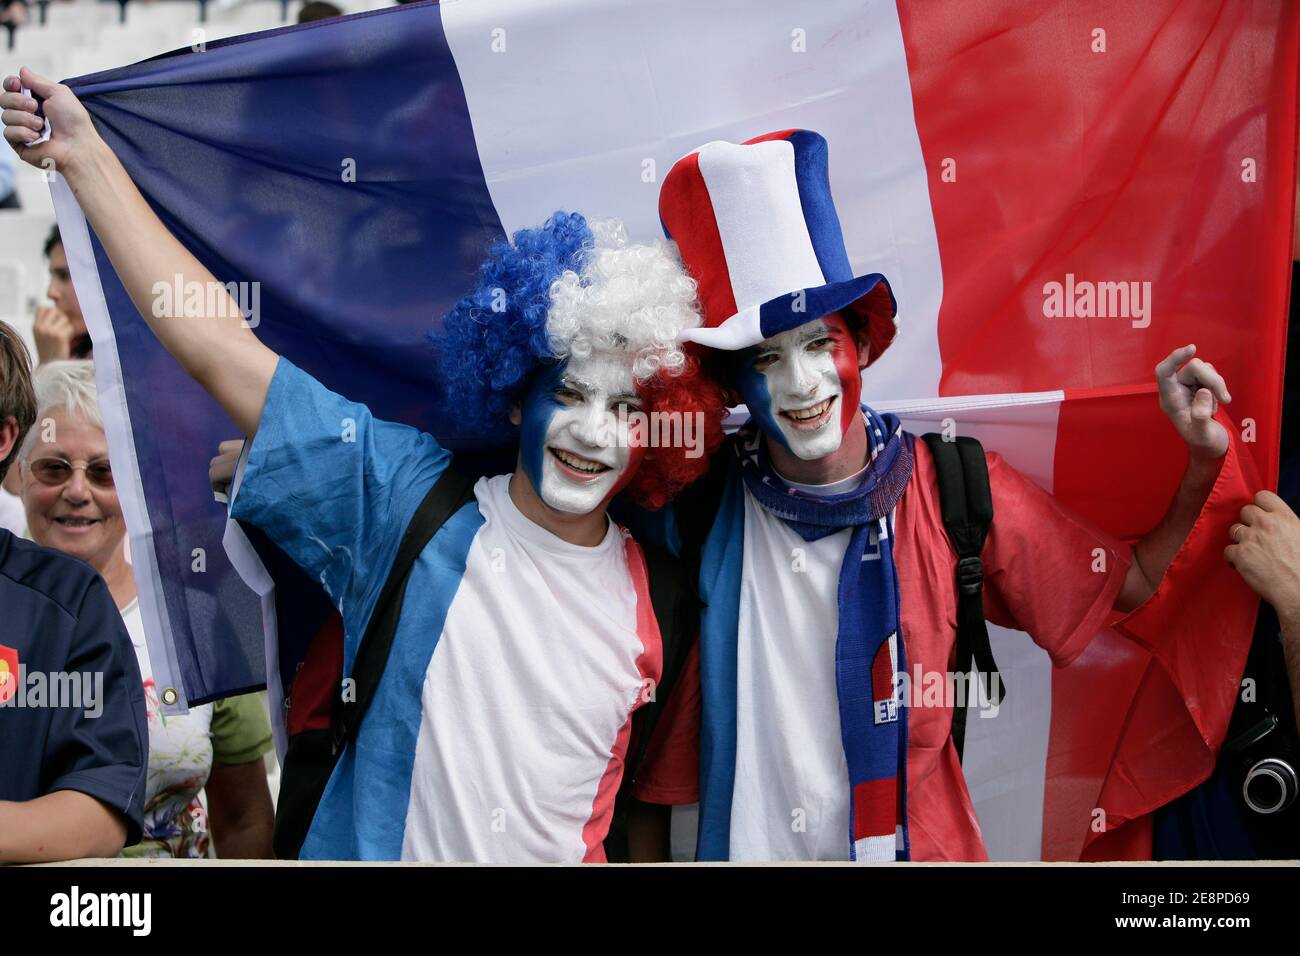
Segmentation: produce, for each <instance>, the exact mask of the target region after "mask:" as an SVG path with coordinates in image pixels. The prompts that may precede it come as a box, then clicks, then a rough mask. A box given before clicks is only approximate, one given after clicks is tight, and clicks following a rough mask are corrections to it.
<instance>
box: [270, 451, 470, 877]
mask: <svg viewBox="0 0 1300 956" xmlns="http://www.w3.org/2000/svg"><path fill="white" fill-rule="evenodd" d="M473 497H474V486H473V483H472V482H471V481H470V479H468V478H466V477H464V476H463V475H462V474H460V473H459V472H456V471H453V470H452V469H450V468H449V469H447V470H446V471H444V472H443V473H442V475H441V476H439V478H438V480H437V481H435V482H434V483H433V486H432V487H431V488H430V489H429V491H428V493H427V494H426V495H425V496H424V499H423V500H422V501H421V502H420V506H419V507H418V508H417V509H416V511H415V515H414V516H413V517H412V518H411V521H410V523H409V524H408V525H407V528H406V531H405V533H404V534H403V536H402V542H401V544H400V545H398V548H397V556H396V557H395V558H394V559H393V566H392V568H391V569H389V572H388V579H387V581H385V582H384V588H383V590H382V591H381V592H380V594H379V599H378V600H377V601H376V602H375V608H374V610H373V611H372V612H371V615H370V622H369V623H368V624H367V625H366V633H365V635H364V636H363V637H362V639H361V645H360V647H358V648H357V656H356V660H355V662H354V664H353V667H352V679H353V680H354V681H355V684H354V685H353V687H352V691H353V693H351V694H349V695H348V698H349V699H348V700H347V701H344V700H343V694H342V692H341V691H342V688H340V689H339V692H338V693H336V694H335V695H334V701H333V708H332V711H331V714H330V726H329V727H328V728H325V727H322V728H320V729H318V730H304V731H301V732H300V733H297V734H295V735H293V736H292V737H290V738H289V749H288V752H287V753H286V754H285V757H284V768H283V770H282V773H281V777H280V799H279V802H278V803H277V805H276V811H275V834H274V848H275V855H276V856H277V857H279V858H280V859H282V860H285V859H288V860H293V859H297V858H298V854H299V852H300V851H301V850H302V844H303V841H304V840H306V839H307V832H308V830H310V829H311V823H312V820H313V819H314V818H315V816H316V808H317V807H318V806H319V805H320V799H321V797H322V796H323V795H324V793H325V787H326V785H327V784H328V783H329V779H330V775H331V774H332V773H333V772H334V766H335V764H337V763H338V759H339V755H340V753H341V752H342V750H343V747H344V746H345V745H346V744H347V742H348V740H349V739H350V738H351V737H352V736H353V735H354V734H356V732H357V728H358V727H359V726H360V724H361V719H362V717H364V716H365V712H366V708H367V707H368V706H369V704H370V701H371V698H373V697H374V693H375V688H377V687H378V686H379V679H380V678H381V677H383V674H384V667H385V665H386V664H387V663H388V654H389V651H391V650H392V647H393V634H394V633H395V632H396V631H397V622H398V620H399V618H400V617H401V613H402V599H403V597H404V596H405V594H406V582H407V580H408V579H409V578H410V576H411V568H412V567H413V566H414V564H415V559H416V558H417V557H418V556H419V554H420V552H421V551H423V550H424V546H425V545H426V544H428V543H429V539H430V538H432V537H433V536H434V534H435V533H436V532H437V531H438V529H439V528H441V527H442V526H443V525H444V524H445V523H446V522H447V519H448V518H450V517H451V516H452V515H453V514H455V513H456V512H457V511H458V510H459V509H460V508H461V506H462V505H464V504H465V503H466V502H468V501H469V500H471V499H472V498H473ZM339 667H340V670H341V669H342V662H340V664H339ZM340 676H342V675H340Z"/></svg>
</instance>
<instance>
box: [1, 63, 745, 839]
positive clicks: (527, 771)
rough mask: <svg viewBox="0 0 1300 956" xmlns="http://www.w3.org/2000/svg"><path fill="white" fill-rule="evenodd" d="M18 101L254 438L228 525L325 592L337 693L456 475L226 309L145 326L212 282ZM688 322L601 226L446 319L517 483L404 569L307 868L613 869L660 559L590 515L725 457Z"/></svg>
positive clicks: (683, 287)
mask: <svg viewBox="0 0 1300 956" xmlns="http://www.w3.org/2000/svg"><path fill="white" fill-rule="evenodd" d="M22 81H23V83H25V84H26V85H28V86H29V87H30V89H31V90H32V91H33V92H35V93H36V94H37V95H39V96H41V97H42V99H43V105H44V112H45V115H46V116H47V117H49V119H50V122H51V125H52V127H53V130H54V132H53V135H52V137H51V138H50V140H49V141H48V142H45V143H42V144H40V145H36V146H28V145H27V144H30V143H31V141H32V139H33V138H34V137H33V136H32V135H30V134H31V133H32V131H33V130H34V129H35V128H36V127H37V126H39V125H40V121H39V120H38V119H37V117H36V116H35V113H34V110H35V109H36V101H35V100H34V99H33V98H32V97H29V96H26V95H23V94H21V93H20V92H19V89H20V84H19V81H18V78H16V77H9V78H8V79H7V80H6V82H5V93H4V94H3V95H2V96H0V104H3V105H4V106H5V114H4V121H5V125H6V129H5V136H6V138H7V139H8V140H9V141H10V142H11V143H12V144H13V145H14V147H15V148H16V149H18V151H19V155H20V156H21V157H22V158H23V159H25V160H27V161H28V162H31V163H33V164H35V165H40V164H41V163H42V161H44V160H53V161H54V162H55V164H56V165H57V168H58V169H59V170H60V173H61V175H63V176H64V177H65V179H66V181H67V182H68V184H69V185H70V187H71V188H72V190H73V192H74V194H75V195H76V197H77V201H78V203H79V204H80V206H81V209H82V210H83V212H84V213H85V216H86V219H87V220H88V222H89V223H90V225H91V226H92V228H94V230H95V232H96V234H97V235H98V236H99V238H100V241H101V242H102V243H103V244H104V248H105V250H106V251H107V253H108V255H109V257H110V259H111V260H112V262H113V266H114V268H115V269H116V271H117V274H118V275H119V276H120V277H121V279H122V280H123V284H124V286H125V288H126V290H127V291H128V293H129V294H130V295H131V297H132V300H133V301H134V303H135V304H136V307H137V308H138V309H139V310H140V313H141V315H142V316H143V318H144V320H145V321H146V322H147V323H148V324H149V326H150V328H151V329H152V330H153V331H154V333H155V334H156V335H157V337H158V339H159V341H160V342H161V343H162V344H163V345H164V346H165V347H166V348H167V349H168V350H169V351H170V352H171V354H172V355H173V356H175V358H176V359H177V361H179V362H180V364H181V365H182V366H183V367H184V368H185V369H186V371H187V372H189V374H191V375H192V376H193V377H194V378H195V379H196V380H197V381H198V382H199V383H200V384H201V385H202V386H203V387H204V388H205V389H207V391H208V392H210V393H211V394H212V395H213V397H214V398H215V399H216V400H217V401H218V402H219V403H220V404H221V405H222V407H223V408H224V409H225V410H226V412H227V413H228V414H229V415H230V417H231V418H232V420H233V421H234V422H235V424H236V425H237V426H238V427H239V428H240V430H241V431H242V432H243V433H244V434H245V435H247V436H249V438H250V439H251V444H250V446H249V449H248V455H247V461H246V465H245V468H244V471H243V472H242V473H241V475H240V477H239V478H238V480H237V481H236V483H235V485H234V488H233V494H232V501H231V515H232V516H233V517H235V518H237V519H240V520H244V521H248V522H250V523H252V524H255V525H257V526H259V527H260V528H262V529H263V530H264V531H266V533H267V534H268V536H269V537H270V538H271V540H272V541H274V542H275V543H276V544H277V545H278V546H279V547H280V548H282V549H283V550H284V551H285V552H286V553H287V554H288V555H289V556H290V557H291V558H292V559H293V560H294V561H295V562H297V563H298V564H299V565H300V566H301V567H302V568H303V569H304V570H306V571H307V572H308V573H309V574H310V575H311V576H312V578H313V579H315V580H317V581H319V582H320V584H321V586H322V587H323V588H324V590H325V591H326V593H327V594H328V595H329V596H330V598H331V600H332V601H333V603H334V604H335V606H336V607H337V608H338V609H339V610H340V612H341V614H342V618H343V665H344V666H343V673H344V674H347V675H351V674H352V673H353V668H354V664H355V663H356V656H357V651H358V648H359V646H360V644H361V639H362V636H363V634H365V633H366V630H367V627H368V624H369V621H370V617H371V615H372V611H373V610H374V609H375V607H376V605H377V603H378V601H379V597H380V594H381V591H382V590H383V588H384V586H385V582H386V580H387V579H388V577H389V571H390V569H391V568H392V567H393V565H394V563H395V560H396V557H397V554H398V552H399V548H400V546H401V544H402V542H403V539H404V535H405V533H406V530H407V528H408V527H409V526H410V525H411V522H412V518H413V516H414V515H415V514H416V513H417V511H418V510H419V509H420V506H421V502H422V501H423V500H424V499H425V497H426V494H427V493H428V492H430V489H432V488H434V487H435V485H437V484H438V483H439V482H440V480H441V479H442V478H443V476H444V475H445V474H447V473H449V469H450V465H451V455H450V453H449V452H448V451H447V450H446V449H444V448H442V447H441V446H440V445H439V444H438V442H437V441H436V440H435V439H434V438H433V437H432V436H430V435H428V434H425V433H422V432H420V431H418V430H417V429H414V428H411V427H408V426H406V425H401V424H397V423H394V422H387V421H381V420H377V419H375V418H374V417H373V416H372V415H371V414H370V411H369V409H368V408H366V406H365V405H361V404H358V403H355V402H351V401H348V400H347V399H345V398H343V397H342V396H339V395H337V394H335V393H333V392H331V391H329V390H328V389H327V388H325V387H324V386H323V385H322V384H321V383H320V382H318V381H317V380H316V379H314V378H313V377H312V376H310V375H308V374H307V373H306V372H304V371H302V370H301V369H299V368H297V367H296V366H295V365H294V364H293V363H291V362H290V361H288V360H287V359H285V358H283V357H281V356H279V355H277V354H276V353H274V352H273V351H271V350H270V349H269V348H267V347H266V346H265V345H263V344H262V343H261V342H260V341H259V340H258V339H257V337H256V336H255V334H254V333H253V331H252V330H251V329H250V328H248V327H247V326H246V325H245V324H244V323H243V322H241V321H240V313H239V310H238V309H237V308H233V307H232V306H230V304H229V303H227V306H228V307H227V308H226V309H225V310H219V311H218V314H215V315H210V316H205V317H204V318H203V319H202V320H201V321H196V320H194V319H193V318H181V317H175V316H170V315H165V314H164V315H159V314H158V313H159V312H160V311H163V310H159V309H155V301H154V295H153V291H152V290H153V288H154V286H155V283H157V282H159V281H162V282H164V283H166V282H171V281H173V280H174V279H175V277H177V276H180V277H181V279H182V280H183V281H184V282H185V283H187V284H188V283H190V282H197V283H200V284H201V285H202V286H203V287H205V288H209V289H212V288H215V287H216V286H215V285H214V283H215V280H214V279H213V277H212V275H211V274H210V273H209V272H208V271H207V270H206V269H205V268H204V267H203V266H202V265H201V264H200V263H198V262H197V261H196V260H195V259H194V257H193V256H192V255H191V254H190V253H189V252H188V251H187V250H186V249H185V248H184V247H183V246H182V245H181V244H180V242H178V241H177V240H176V238H175V237H174V236H172V235H171V234H170V233H169V232H168V231H167V229H166V227H165V226H164V225H163V224H162V223H161V222H160V221H159V220H158V218H157V216H156V215H155V214H154V213H153V211H152V210H151V209H150V207H149V206H148V204H147V203H146V202H145V201H144V199H143V198H142V197H141V195H140V193H139V191H138V190H137V189H136V187H135V185H134V183H132V181H131V179H130V177H129V175H128V174H127V173H126V171H125V170H124V169H123V168H122V166H121V164H120V163H119V162H118V161H117V158H116V157H115V156H114V155H113V153H112V151H111V150H110V149H109V148H108V147H107V145H106V144H105V143H104V142H103V140H102V139H101V138H100V137H99V136H98V134H97V133H96V131H95V129H94V127H93V126H92V124H91V122H90V119H89V116H88V115H87V114H86V111H85V109H84V108H83V107H82V106H81V104H80V103H79V102H78V101H77V99H76V97H75V96H74V95H73V94H72V92H71V91H70V90H69V89H68V88H67V87H65V86H63V85H61V84H54V83H50V82H49V81H47V80H44V79H43V78H41V77H39V76H36V75H35V74H32V73H30V71H24V72H23V76H22ZM699 321H700V316H699V312H698V309H697V304H696V298H695V285H694V282H693V281H692V280H691V279H690V278H689V277H688V276H687V275H686V274H685V272H684V271H683V269H682V267H681V263H680V261H679V259H678V258H677V255H676V252H675V250H674V249H673V247H672V246H671V244H668V243H664V242H662V241H661V242H657V243H654V244H649V245H633V244H631V243H629V242H628V240H627V238H626V236H625V234H624V233H623V230H622V228H621V226H619V225H618V224H616V223H605V224H589V223H588V222H587V221H586V220H585V219H584V218H583V217H582V216H581V215H578V214H576V213H571V214H565V213H556V214H555V215H554V216H552V217H551V219H550V220H548V221H547V222H546V224H545V225H543V226H542V227H540V228H537V229H525V230H520V231H519V232H517V233H516V234H515V235H514V237H513V240H512V242H504V241H503V242H500V243H498V244H497V245H496V246H494V247H493V248H492V249H491V251H490V253H489V257H488V259H487V261H486V262H485V263H484V264H483V266H482V268H481V271H480V275H479V282H478V285H477V287H476V288H475V289H474V290H473V291H472V292H471V293H470V294H468V295H467V296H465V297H464V298H463V299H462V300H461V301H460V302H459V303H457V305H456V306H455V308H453V309H452V311H451V312H450V313H449V314H448V315H447V316H446V318H445V322H444V329H443V332H442V334H441V335H440V336H439V337H438V340H437V344H438V347H439V353H440V357H441V359H442V362H443V366H444V375H443V378H442V380H441V384H443V385H444V387H445V389H446V391H447V393H448V394H449V395H452V396H455V397H456V398H457V400H458V401H459V403H460V404H459V407H460V408H461V409H463V416H462V420H461V421H460V422H459V423H458V424H460V425H461V426H462V427H463V428H465V429H466V430H467V431H468V432H469V433H472V434H478V435H482V436H483V437H485V438H490V437H492V436H493V435H499V436H503V437H504V436H506V435H508V434H509V433H510V430H511V427H512V424H511V423H513V426H515V427H516V428H517V435H518V440H519V459H518V461H519V464H518V466H517V467H516V468H515V470H514V472H513V473H511V474H504V475H497V476H495V477H490V478H482V479H480V480H479V481H478V482H477V483H475V484H473V486H472V491H467V493H466V494H465V496H464V497H463V498H462V500H463V504H461V505H460V506H459V507H458V508H456V509H455V510H454V512H453V513H452V514H451V516H450V517H449V518H448V519H447V520H446V521H445V522H444V523H442V524H441V526H440V527H439V528H438V530H437V531H436V533H435V534H433V536H432V538H430V539H429V541H428V543H427V544H426V545H425V546H424V547H423V549H422V550H420V552H419V554H418V556H417V557H416V558H415V561H414V564H413V565H412V568H411V571H410V577H409V578H408V579H407V581H406V586H405V591H404V598H403V599H402V603H401V612H400V617H399V618H398V621H397V624H396V626H395V630H394V633H393V636H392V644H391V650H390V651H389V652H388V656H387V660H386V666H385V667H384V669H383V676H382V680H380V681H379V683H378V686H377V687H376V689H375V691H374V694H373V697H372V698H371V699H370V700H369V706H368V709H367V710H366V711H365V719H364V721H363V722H362V723H361V725H360V728H359V730H358V731H357V733H356V735H355V737H354V738H352V739H351V740H350V741H349V742H348V743H347V745H346V747H345V748H344V749H343V752H342V754H341V757H340V758H339V761H338V763H337V764H336V765H335V766H334V768H333V773H332V775H331V776H330V778H329V782H328V785H327V786H326V787H325V790H324V793H323V795H322V796H321V798H320V801H319V804H318V805H317V807H316V809H315V813H314V816H313V817H312V821H311V825H310V829H309V830H308V832H307V834H306V838H305V841H304V842H303V844H302V847H301V856H302V857H304V858H317V859H320V858H327V859H354V858H361V859H411V860H430V861H481V862H516V863H523V862H580V861H599V860H603V859H605V855H604V849H603V846H602V843H603V841H604V839H605V836H606V833H607V831H608V830H609V828H610V826H611V820H612V818H613V813H614V802H615V796H616V794H617V792H618V791H619V788H620V783H621V781H622V777H623V774H624V768H625V764H626V763H627V762H628V760H629V757H628V755H629V748H630V744H631V736H632V729H633V714H634V712H635V711H638V710H639V709H640V708H641V707H642V706H643V705H645V704H647V703H648V702H650V701H651V700H652V699H653V697H654V693H653V689H654V688H655V687H656V686H657V684H658V682H659V680H660V677H661V675H662V673H663V671H664V647H665V644H666V640H665V638H664V635H663V633H662V632H661V627H662V626H663V625H664V624H665V623H666V622H664V621H661V620H658V619H657V618H656V614H655V611H654V605H653V601H652V598H651V592H650V580H649V576H648V572H647V564H648V563H649V559H648V558H647V556H646V554H645V552H643V550H642V549H641V547H640V546H639V545H638V544H637V543H636V542H635V541H633V540H632V539H631V537H630V536H629V535H627V534H626V533H625V532H624V531H623V530H622V529H621V528H620V527H619V526H617V525H616V524H614V523H613V522H611V521H610V520H609V519H608V517H607V515H606V509H607V507H608V505H609V502H610V500H611V499H612V498H613V497H614V496H615V495H617V494H619V493H620V492H625V493H627V494H628V495H629V496H632V497H633V498H635V499H636V500H637V501H639V502H640V503H642V504H643V505H646V506H648V507H651V508H655V507H658V506H660V505H662V504H663V503H664V502H665V501H666V500H667V499H668V498H669V497H671V495H672V494H674V493H675V492H676V491H677V490H679V489H680V488H681V487H683V486H684V485H685V484H687V483H689V482H690V481H691V480H692V479H693V478H695V477H696V476H697V475H698V474H700V473H701V472H702V471H703V470H704V469H705V468H706V467H707V453H708V452H709V451H710V450H712V449H713V448H716V447H717V445H718V444H719V443H720V442H721V438H722V433H721V421H722V415H723V411H724V407H723V402H722V394H721V391H720V389H718V388H717V386H716V385H712V384H711V383H710V382H709V381H708V380H707V379H705V378H703V377H702V376H701V375H700V374H699V369H698V365H697V364H696V363H693V362H691V361H690V360H688V358H687V356H686V354H685V353H684V352H683V350H682V348H681V347H680V346H679V345H678V338H679V336H680V334H681V333H682V332H683V331H685V330H686V329H687V328H689V327H690V326H693V325H698V324H699ZM633 409H635V410H641V411H649V412H668V413H671V414H675V415H683V416H686V415H690V416H697V415H698V416H699V421H700V424H701V425H703V428H702V429H701V430H700V431H699V432H697V433H698V434H701V435H702V436H703V438H704V440H703V442H702V443H701V446H700V447H699V448H698V449H691V448H687V447H652V448H647V447H645V443H644V442H643V441H642V440H641V437H642V436H640V435H639V433H637V432H636V431H635V430H634V429H633V428H632V426H631V425H630V424H629V422H630V421H631V418H630V417H629V416H628V415H627V414H626V413H627V412H628V411H630V410H633ZM693 452H698V453H696V454H693ZM680 606H683V607H684V606H685V605H684V604H682V605H680ZM691 607H692V608H693V604H692V605H691ZM344 683H345V687H346V683H347V682H346V681H345V682H344ZM645 736H647V737H648V736H649V733H648V731H646V733H645Z"/></svg>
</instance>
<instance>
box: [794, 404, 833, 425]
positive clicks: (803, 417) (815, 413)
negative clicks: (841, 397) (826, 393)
mask: <svg viewBox="0 0 1300 956" xmlns="http://www.w3.org/2000/svg"><path fill="white" fill-rule="evenodd" d="M830 407H831V400H830V399H829V398H828V399H826V401H824V402H819V403H818V404H816V405H814V406H813V407H812V408H805V409H800V410H796V411H788V412H786V414H787V415H789V416H790V417H791V418H793V419H794V420H795V421H797V422H806V421H809V420H811V419H814V418H817V417H819V416H821V415H823V414H825V412H826V409H828V408H830Z"/></svg>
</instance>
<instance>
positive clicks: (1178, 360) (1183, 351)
mask: <svg viewBox="0 0 1300 956" xmlns="http://www.w3.org/2000/svg"><path fill="white" fill-rule="evenodd" d="M1195 354H1196V346H1195V345H1184V346H1183V347H1182V348H1180V349H1174V350H1173V351H1172V352H1170V353H1169V354H1168V355H1167V356H1165V357H1164V358H1163V359H1161V360H1160V363H1159V364H1158V365H1157V366H1156V378H1159V379H1161V380H1164V379H1167V378H1170V377H1172V376H1173V375H1174V373H1175V372H1177V371H1178V366H1180V365H1182V364H1183V363H1184V362H1186V361H1187V360H1188V359H1189V358H1191V357H1192V356H1193V355H1195Z"/></svg>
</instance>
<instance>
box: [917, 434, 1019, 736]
mask: <svg viewBox="0 0 1300 956" xmlns="http://www.w3.org/2000/svg"><path fill="white" fill-rule="evenodd" d="M921 437H922V439H924V441H925V443H926V445H927V446H928V447H929V449H930V454H931V456H932V457H933V458H934V465H935V471H936V474H937V475H938V479H939V510H940V511H941V513H942V515H943V526H944V530H945V531H947V532H948V540H949V541H950V542H952V547H953V550H954V551H956V552H957V673H958V674H969V673H970V671H971V661H972V659H973V660H974V663H975V666H976V667H977V668H978V669H979V672H980V676H981V678H982V679H983V682H984V691H985V694H986V695H987V697H988V700H989V701H990V703H993V704H998V703H1001V701H1002V699H1003V697H1004V696H1005V689H1004V688H1003V686H1002V678H1001V675H1000V674H998V665H997V662H996V661H995V660H994V659H993V648H992V647H991V646H990V645H989V629H988V625H987V624H986V623H985V621H984V564H983V562H982V561H981V560H980V554H981V553H982V552H983V550H984V539H985V538H986V537H988V532H989V526H990V525H992V523H993V495H992V492H991V491H990V489H989V469H988V462H987V461H985V458H984V448H983V446H982V445H980V443H979V442H978V441H976V440H975V439H974V438H968V437H965V436H961V437H958V438H957V439H956V440H955V441H952V440H945V439H944V437H943V436H942V435H938V434H935V433H933V432H931V433H930V434H927V435H922V436H921ZM994 675H997V681H996V685H995V683H994ZM966 686H967V690H968V692H969V690H970V689H971V687H970V685H969V684H968V685H966ZM966 703H967V705H969V704H970V703H971V702H970V701H967V702H966ZM966 715H967V707H959V708H956V709H955V710H954V711H953V715H952V739H953V743H954V744H956V746H957V758H958V759H959V760H960V759H961V757H962V751H963V748H964V746H965V742H966Z"/></svg>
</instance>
